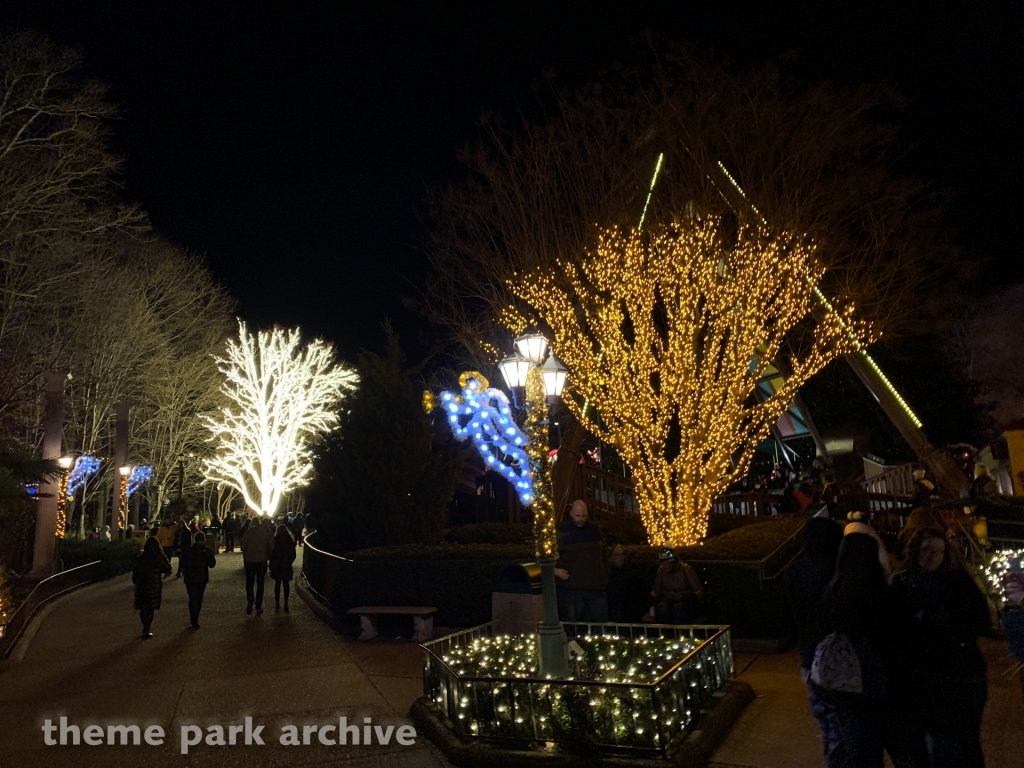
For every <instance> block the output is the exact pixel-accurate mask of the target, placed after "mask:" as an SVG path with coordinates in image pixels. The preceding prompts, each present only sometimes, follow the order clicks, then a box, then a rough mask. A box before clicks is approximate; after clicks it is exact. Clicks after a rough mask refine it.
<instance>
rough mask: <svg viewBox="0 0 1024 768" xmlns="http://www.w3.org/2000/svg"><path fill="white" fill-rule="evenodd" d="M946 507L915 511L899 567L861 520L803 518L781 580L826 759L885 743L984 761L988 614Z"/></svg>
mask: <svg viewBox="0 0 1024 768" xmlns="http://www.w3.org/2000/svg"><path fill="white" fill-rule="evenodd" d="M950 512H951V514H958V513H957V512H956V511H954V510H950ZM943 519H944V518H943V516H942V515H941V514H940V513H938V512H934V511H932V510H921V513H920V514H917V513H915V515H914V516H912V518H911V520H910V521H908V525H907V526H906V527H905V528H904V529H903V531H902V532H901V534H900V540H901V543H902V544H903V545H904V551H903V555H904V561H903V566H902V568H895V567H894V566H893V561H894V559H895V558H894V557H893V556H890V553H889V552H888V551H887V549H886V547H885V545H884V544H883V542H882V540H881V539H880V538H879V536H878V535H877V533H876V532H875V531H874V530H873V529H872V528H871V527H870V526H869V525H868V524H867V523H866V522H863V521H855V522H850V523H848V524H846V525H845V527H841V526H840V524H838V523H837V522H833V521H832V520H829V519H827V518H812V519H810V520H808V522H807V523H806V525H805V526H804V530H803V535H804V540H805V547H806V558H805V559H804V560H803V561H801V562H798V563H796V564H794V565H793V567H792V568H791V569H790V570H789V571H788V572H787V574H786V590H787V596H788V599H789V603H790V606H791V609H792V611H793V616H794V621H795V624H796V629H797V635H798V639H799V646H800V659H801V673H802V676H803V679H804V682H805V684H806V686H807V693H808V699H809V701H810V705H811V712H812V714H813V715H814V717H815V719H816V720H817V723H818V726H819V728H820V730H821V740H822V747H823V751H824V755H825V762H826V765H827V766H829V768H839V767H841V766H857V767H858V768H860V767H861V766H864V767H865V768H873V767H875V766H877V767H878V768H881V766H882V765H883V752H887V753H888V755H889V757H890V759H891V760H892V763H893V765H894V766H895V768H904V767H907V768H911V767H915V768H916V767H917V766H924V767H929V766H930V767H931V768H946V767H947V766H949V767H950V768H951V767H952V766H958V767H959V768H974V767H975V766H983V765H984V758H983V757H982V751H981V742H980V729H981V718H982V712H983V710H984V707H985V700H986V697H987V687H986V678H985V663H984V660H983V658H982V655H981V652H980V650H979V648H978V642H977V638H978V637H979V636H981V635H986V634H988V633H989V632H990V631H991V617H990V613H989V608H988V604H987V601H986V598H985V596H984V594H983V593H982V591H981V590H980V589H979V587H978V585H977V584H976V583H975V581H974V579H973V578H972V576H971V575H970V573H969V572H968V570H967V568H966V566H965V564H964V558H963V552H962V551H961V547H960V546H959V544H958V542H957V539H956V537H954V536H952V535H947V533H948V532H947V530H946V528H945V526H944V524H943ZM949 533H950V534H951V533H952V532H949Z"/></svg>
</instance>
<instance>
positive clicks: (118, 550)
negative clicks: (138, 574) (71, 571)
mask: <svg viewBox="0 0 1024 768" xmlns="http://www.w3.org/2000/svg"><path fill="white" fill-rule="evenodd" d="M145 543H146V540H145V539H143V538H137V539H128V540H126V541H98V540H96V539H85V540H84V541H75V540H73V539H66V540H65V541H63V542H61V550H60V555H61V559H62V560H63V561H64V567H65V568H76V567H78V566H79V565H85V564H86V563H92V562H95V561H96V560H99V561H100V564H99V566H98V567H97V568H96V571H95V573H94V574H93V579H92V580H93V581H104V580H105V579H111V578H113V577H114V576H120V575H121V574H123V573H131V570H132V564H133V562H134V561H135V556H136V555H137V554H139V552H141V551H142V546H143V545H144V544H145Z"/></svg>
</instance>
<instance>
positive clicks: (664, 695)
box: [424, 624, 733, 753]
mask: <svg viewBox="0 0 1024 768" xmlns="http://www.w3.org/2000/svg"><path fill="white" fill-rule="evenodd" d="M566 632H567V634H568V635H569V637H570V639H573V640H575V642H576V643H578V645H579V646H580V648H581V649H582V651H583V653H582V656H581V657H580V658H578V659H576V660H575V661H574V662H573V663H572V665H571V670H570V671H571V677H569V678H568V679H566V680H545V679H542V678H540V677H539V676H538V671H537V670H538V662H537V646H536V638H535V637H534V636H494V635H492V634H491V625H489V624H485V625H483V626H482V627H478V628H476V629H473V630H468V631H466V632H462V633H459V634H457V635H451V636H449V637H446V638H442V639H440V640H435V641H433V642H431V643H427V644H426V645H424V687H425V692H426V694H427V696H428V697H429V698H430V699H431V701H432V702H433V703H434V704H435V705H436V707H437V708H438V710H439V711H440V713H441V714H442V715H444V717H445V718H446V719H447V721H448V722H449V723H450V725H451V728H452V730H453V731H455V733H457V734H458V735H459V736H461V737H464V738H470V739H473V738H477V739H484V740H488V741H494V742H499V743H503V744H504V745H506V746H509V747H511V748H525V747H528V746H529V745H530V744H531V743H537V742H541V743H551V742H554V743H556V744H561V745H565V746H575V747H577V748H586V749H588V750H595V749H597V750H603V751H623V750H627V751H658V752H663V753H664V752H670V751H671V749H672V748H673V746H674V745H675V744H677V743H679V742H681V741H682V740H683V739H684V738H685V737H686V736H687V734H689V733H690V731H691V730H693V728H694V726H695V725H696V724H697V722H698V721H699V719H700V716H701V713H702V711H704V710H707V709H708V708H710V707H711V706H712V704H713V703H714V701H715V694H716V693H717V692H718V691H720V690H721V689H722V688H724V687H725V684H726V682H727V681H728V679H729V677H730V676H731V675H732V672H733V660H732V650H731V645H730V638H729V629H728V627H718V626H714V627H692V626H667V625H653V624H619V625H571V624H569V625H566Z"/></svg>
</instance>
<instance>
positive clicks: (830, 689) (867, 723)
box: [811, 533, 928, 768]
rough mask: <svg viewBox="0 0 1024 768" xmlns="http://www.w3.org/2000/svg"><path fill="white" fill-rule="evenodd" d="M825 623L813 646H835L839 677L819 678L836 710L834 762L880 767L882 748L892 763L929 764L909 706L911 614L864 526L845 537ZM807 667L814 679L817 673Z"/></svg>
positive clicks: (911, 767)
mask: <svg viewBox="0 0 1024 768" xmlns="http://www.w3.org/2000/svg"><path fill="white" fill-rule="evenodd" d="M823 624H824V629H825V631H826V632H828V633H830V634H829V635H828V636H827V637H826V638H825V640H823V641H822V643H821V645H819V647H818V654H816V657H815V664H816V665H817V664H819V662H822V661H823V659H820V658H819V654H820V653H821V652H822V650H823V647H827V648H831V649H834V650H835V652H836V654H837V658H835V659H832V661H831V665H832V667H833V669H842V670H843V671H844V675H843V678H842V680H841V682H840V683H837V682H836V681H835V680H824V679H822V675H821V669H819V670H818V672H819V678H818V681H817V682H818V683H819V684H822V685H823V687H824V688H825V690H824V692H823V698H824V700H825V702H826V704H827V706H828V707H829V708H830V709H831V711H832V713H833V715H834V716H835V719H834V722H835V723H836V724H837V726H838V730H839V740H840V746H839V749H838V752H839V753H840V754H837V755H835V758H836V761H835V763H833V764H834V765H843V766H846V765H849V766H856V768H882V764H883V761H882V753H883V750H884V751H886V752H888V753H889V757H890V758H891V759H892V762H893V765H894V766H896V768H916V767H917V766H922V767H923V766H927V765H928V758H927V753H926V752H925V748H924V738H923V734H922V733H921V731H920V729H919V728H917V727H916V725H915V719H914V718H913V716H912V712H911V709H910V706H909V690H908V689H909V679H908V675H907V669H908V661H909V659H910V647H909V644H908V641H907V635H908V625H909V617H908V616H906V615H905V613H904V611H903V608H902V605H901V604H900V601H899V598H898V596H897V595H896V593H895V592H894V591H893V590H892V589H891V588H890V587H889V585H888V584H887V583H886V577H885V572H884V570H883V568H882V564H881V562H880V560H879V546H878V540H877V539H876V538H874V537H872V536H869V535H867V534H863V533H850V534H848V535H846V536H845V537H844V538H843V543H842V544H841V545H840V547H839V556H838V558H837V559H836V572H835V576H834V577H833V578H832V581H831V582H830V583H829V585H828V587H827V588H826V590H825V595H824V599H823ZM814 672H815V670H814V668H813V667H812V677H811V679H812V681H814V679H815V675H814Z"/></svg>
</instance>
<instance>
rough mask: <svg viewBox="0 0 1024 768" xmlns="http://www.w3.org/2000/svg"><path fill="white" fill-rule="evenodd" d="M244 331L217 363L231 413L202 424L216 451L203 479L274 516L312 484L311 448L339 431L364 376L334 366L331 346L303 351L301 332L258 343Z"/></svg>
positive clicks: (272, 334)
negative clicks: (290, 496) (346, 404)
mask: <svg viewBox="0 0 1024 768" xmlns="http://www.w3.org/2000/svg"><path fill="white" fill-rule="evenodd" d="M238 325H239V332H238V338H237V339H229V340H228V343H227V352H226V355H225V356H224V357H223V358H216V360H217V363H218V364H219V369H220V372H221V373H222V374H224V377H225V379H224V384H223V386H222V388H221V391H222V392H223V393H224V394H225V395H226V396H227V398H228V400H229V401H230V403H231V405H230V406H228V407H225V408H223V409H222V410H221V412H220V413H219V414H217V415H216V416H206V417H205V418H204V421H205V424H206V426H207V428H208V429H209V430H210V432H211V433H212V437H211V442H212V443H214V445H215V448H216V453H215V455H214V457H213V458H211V459H207V460H206V461H205V467H204V468H205V475H206V479H207V480H209V481H210V482H211V483H214V484H216V485H226V486H228V487H230V488H234V489H235V490H237V491H238V492H239V493H240V494H241V495H242V498H243V499H244V500H245V503H246V505H247V506H248V507H249V508H250V509H252V510H253V511H255V512H256V513H258V514H260V515H267V516H273V515H274V514H275V513H276V512H277V508H278V505H279V504H280V503H281V499H282V497H283V496H284V495H285V494H287V493H289V492H290V491H292V490H294V489H295V488H298V487H300V486H302V485H304V484H305V483H306V481H307V480H308V479H309V476H310V474H311V473H312V471H313V462H312V456H311V453H310V447H309V443H310V440H311V439H312V438H313V437H314V436H316V435H318V434H321V433H323V432H326V431H327V430H329V429H331V428H332V427H334V426H335V425H336V424H337V422H338V404H339V403H340V402H341V400H342V399H343V397H344V395H345V393H346V392H347V391H350V390H352V389H354V388H355V385H356V382H357V381H358V376H357V375H356V373H355V371H353V370H352V369H350V368H349V367H347V366H344V365H339V364H337V363H336V361H335V355H334V348H333V347H332V346H331V345H330V344H327V343H326V342H324V341H322V340H320V339H314V340H313V341H311V342H309V343H308V344H303V343H302V334H301V332H300V331H299V329H298V328H294V329H291V330H283V329H281V328H274V329H273V330H272V331H258V332H257V333H256V334H255V335H252V334H250V333H249V332H248V330H247V329H246V327H245V324H244V323H241V322H239V324H238Z"/></svg>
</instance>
